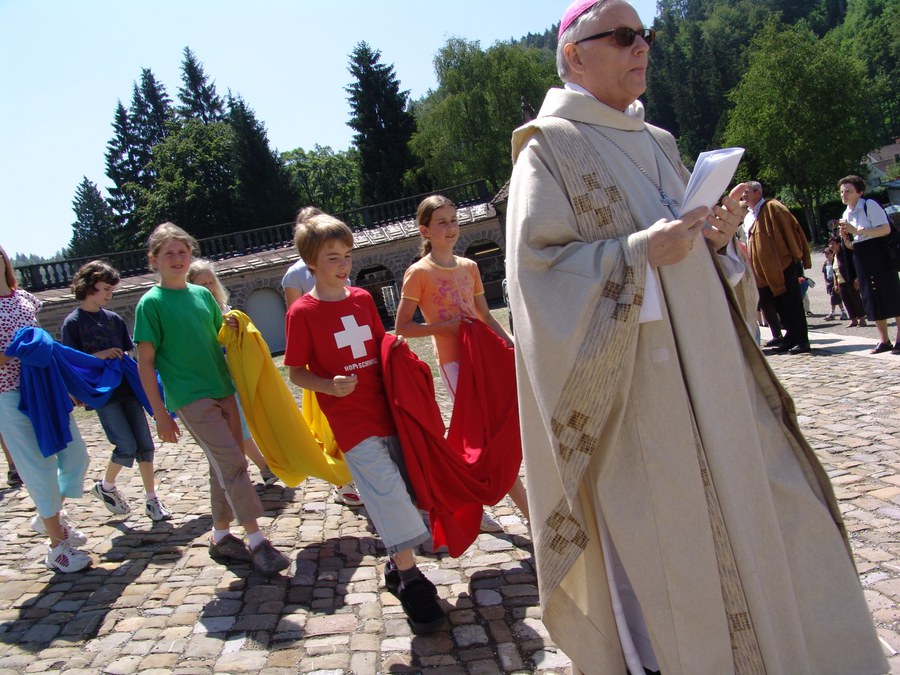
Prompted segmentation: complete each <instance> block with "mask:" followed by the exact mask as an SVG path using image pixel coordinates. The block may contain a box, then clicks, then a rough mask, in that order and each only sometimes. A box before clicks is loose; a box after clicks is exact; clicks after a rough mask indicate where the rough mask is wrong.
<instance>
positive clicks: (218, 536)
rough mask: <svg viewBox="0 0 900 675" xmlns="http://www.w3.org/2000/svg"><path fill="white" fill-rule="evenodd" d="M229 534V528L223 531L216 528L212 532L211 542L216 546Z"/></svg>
mask: <svg viewBox="0 0 900 675" xmlns="http://www.w3.org/2000/svg"><path fill="white" fill-rule="evenodd" d="M229 534H231V528H229V527H226V528H225V529H224V530H217V529H216V528H213V531H212V537H213V542H214V543H216V544H218V543H219V542H220V541H222V540H223V539H224V538H225V537H227V536H228V535H229Z"/></svg>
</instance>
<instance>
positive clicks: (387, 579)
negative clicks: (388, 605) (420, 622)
mask: <svg viewBox="0 0 900 675" xmlns="http://www.w3.org/2000/svg"><path fill="white" fill-rule="evenodd" d="M384 587H385V588H387V589H388V592H390V593H391V594H393V595H395V596H397V595H398V593H399V592H400V570H398V569H397V566H396V565H395V564H394V561H393V560H391V559H390V558H388V561H387V564H386V565H385V566H384ZM398 597H399V596H398Z"/></svg>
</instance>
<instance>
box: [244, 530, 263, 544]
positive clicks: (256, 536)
mask: <svg viewBox="0 0 900 675" xmlns="http://www.w3.org/2000/svg"><path fill="white" fill-rule="evenodd" d="M265 540H266V536H265V535H264V534H263V533H262V531H261V530H257V531H256V532H254V533H253V534H248V535H247V543H248V544H250V548H256V547H257V546H259V545H260V544H261V543H263V542H264V541H265Z"/></svg>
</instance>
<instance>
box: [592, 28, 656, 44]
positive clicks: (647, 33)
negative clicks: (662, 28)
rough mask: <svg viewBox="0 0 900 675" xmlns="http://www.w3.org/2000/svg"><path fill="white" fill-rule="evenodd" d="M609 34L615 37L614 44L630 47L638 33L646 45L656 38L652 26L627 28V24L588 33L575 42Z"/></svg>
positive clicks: (595, 38) (596, 38)
mask: <svg viewBox="0 0 900 675" xmlns="http://www.w3.org/2000/svg"><path fill="white" fill-rule="evenodd" d="M610 35H612V36H614V37H615V38H616V44H617V45H619V46H620V47H630V46H631V45H633V44H634V38H636V37H637V36H639V35H640V36H641V37H642V38H643V39H644V42H646V43H647V46H648V47H649V46H650V45H652V44H653V40H655V39H656V31H655V30H653V29H652V28H641V29H640V30H635V29H634V28H629V27H628V26H619V27H618V28H613V29H612V30H605V31H603V32H602V33H597V34H596V35H589V36H587V37H586V38H581V39H580V40H575V44H576V45H577V44H581V43H582V42H587V41H588V40H598V39H600V38H605V37H609V36H610Z"/></svg>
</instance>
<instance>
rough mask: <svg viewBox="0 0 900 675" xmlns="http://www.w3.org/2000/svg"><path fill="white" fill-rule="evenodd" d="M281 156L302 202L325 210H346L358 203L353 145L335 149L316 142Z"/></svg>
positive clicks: (357, 165) (356, 161) (356, 172)
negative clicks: (346, 148) (306, 147)
mask: <svg viewBox="0 0 900 675" xmlns="http://www.w3.org/2000/svg"><path fill="white" fill-rule="evenodd" d="M281 157H282V159H283V160H284V162H285V164H286V166H287V171H288V175H289V176H290V179H291V185H292V186H293V189H294V193H295V194H296V195H298V197H299V201H300V203H301V204H304V205H311V206H315V207H317V208H320V209H322V210H323V211H325V212H326V213H340V212H341V211H349V210H350V209H353V208H356V207H358V206H360V205H361V202H360V193H359V152H358V151H357V150H356V148H350V149H349V150H344V151H341V152H334V150H332V149H331V148H330V147H328V146H325V147H322V146H321V145H315V146H313V149H312V150H304V149H303V148H296V149H295V150H290V151H288V152H285V153H283V154H282V156H281Z"/></svg>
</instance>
